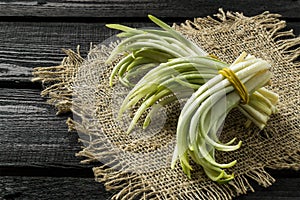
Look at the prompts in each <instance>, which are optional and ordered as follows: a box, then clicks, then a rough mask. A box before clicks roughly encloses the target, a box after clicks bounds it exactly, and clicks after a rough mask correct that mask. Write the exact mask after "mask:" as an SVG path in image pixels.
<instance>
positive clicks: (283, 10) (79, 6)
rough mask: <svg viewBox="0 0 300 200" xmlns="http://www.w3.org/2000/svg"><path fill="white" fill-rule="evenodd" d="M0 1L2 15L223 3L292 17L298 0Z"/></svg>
mask: <svg viewBox="0 0 300 200" xmlns="http://www.w3.org/2000/svg"><path fill="white" fill-rule="evenodd" d="M0 5H1V7H0V16H5V17H7V16H20V17H22V16H34V17H105V18H106V17H109V18H111V17H116V18H126V17H134V18H136V17H145V15H147V14H153V15H158V16H161V17H188V18H189V17H198V16H206V15H211V14H212V13H215V12H216V10H217V9H218V8H220V7H222V8H224V9H225V10H232V11H243V12H244V13H245V14H247V15H257V14H259V13H261V12H263V11H265V10H269V11H271V12H277V13H280V14H282V15H284V16H285V17H288V18H295V17H296V16H297V15H298V16H299V11H298V10H299V7H300V2H299V1H297V0H296V1H295V0H268V1H252V0H232V1H221V0H218V1H207V0H189V1H182V0H147V1H146V0H142V1H141V0H38V1H17V0H8V1H7V0H6V1H5V0H1V1H0ZM295 7H296V8H295ZM297 7H298V9H297ZM120 20H122V19H120Z"/></svg>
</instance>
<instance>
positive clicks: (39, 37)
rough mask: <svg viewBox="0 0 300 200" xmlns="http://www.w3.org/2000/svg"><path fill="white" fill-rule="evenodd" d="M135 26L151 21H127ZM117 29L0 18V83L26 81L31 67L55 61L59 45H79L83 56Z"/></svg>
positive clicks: (61, 56) (57, 62)
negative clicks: (91, 46)
mask: <svg viewBox="0 0 300 200" xmlns="http://www.w3.org/2000/svg"><path fill="white" fill-rule="evenodd" d="M127 24H128V25H131V26H134V27H141V26H147V27H149V26H150V23H138V22H132V23H127ZM115 33H116V31H114V30H111V29H108V28H106V27H105V23H103V22H102V23H87V24H85V23H61V22H52V23H47V22H0V83H1V82H2V83H3V82H7V84H6V85H9V84H10V83H15V82H18V83H20V82H21V83H24V82H26V83H29V82H30V79H31V78H32V75H31V72H32V68H33V67H39V66H54V65H58V64H59V63H60V62H61V60H62V58H63V57H64V56H65V54H64V53H63V52H62V48H65V49H69V48H70V49H74V50H76V47H77V45H80V46H81V53H82V56H83V57H85V55H86V53H87V52H88V49H89V48H90V43H91V42H92V43H93V44H99V43H101V42H103V41H104V40H106V39H108V38H109V37H110V36H112V35H114V34H115Z"/></svg>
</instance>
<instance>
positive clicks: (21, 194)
mask: <svg viewBox="0 0 300 200" xmlns="http://www.w3.org/2000/svg"><path fill="white" fill-rule="evenodd" d="M291 183H292V184H291ZM299 186H300V178H299V177H298V178H278V179H277V182H276V183H274V185H273V186H271V187H269V188H262V187H260V186H258V185H255V186H254V188H255V193H249V194H247V195H242V196H240V197H237V198H234V200H254V199H255V200H256V199H262V200H283V199H285V200H296V199H298V198H299V196H300V191H299V190H298V188H299ZM112 195H113V193H111V192H108V191H105V189H104V186H103V184H101V183H96V182H95V181H94V180H93V178H75V177H20V176H15V177H12V176H4V177H2V178H1V179H0V199H15V200H21V199H39V200H43V199H99V200H108V199H110V197H111V196H112Z"/></svg>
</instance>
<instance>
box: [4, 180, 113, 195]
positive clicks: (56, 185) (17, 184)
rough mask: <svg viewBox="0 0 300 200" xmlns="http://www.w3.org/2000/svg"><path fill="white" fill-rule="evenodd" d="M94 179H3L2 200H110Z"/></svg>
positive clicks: (108, 193) (107, 193) (101, 186)
mask: <svg viewBox="0 0 300 200" xmlns="http://www.w3.org/2000/svg"><path fill="white" fill-rule="evenodd" d="M111 196H112V193H110V192H106V191H105V189H104V187H103V185H102V184H99V183H96V182H95V181H94V179H93V178H70V177H7V176H6V177H1V179H0V199H15V200H18V199H20V200H21V199H40V200H43V199H74V200H76V199H99V200H104V199H110V197H111Z"/></svg>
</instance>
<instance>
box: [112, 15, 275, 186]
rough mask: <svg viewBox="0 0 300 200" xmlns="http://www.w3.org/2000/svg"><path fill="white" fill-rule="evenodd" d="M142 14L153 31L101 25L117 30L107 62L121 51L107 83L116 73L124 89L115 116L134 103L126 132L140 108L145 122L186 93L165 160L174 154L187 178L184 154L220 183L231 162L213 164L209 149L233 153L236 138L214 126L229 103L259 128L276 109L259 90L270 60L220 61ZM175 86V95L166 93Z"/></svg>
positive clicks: (221, 120)
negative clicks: (226, 138)
mask: <svg viewBox="0 0 300 200" xmlns="http://www.w3.org/2000/svg"><path fill="white" fill-rule="evenodd" d="M149 18H150V19H151V20H152V21H153V22H154V23H155V24H157V25H158V26H159V27H160V28H161V29H159V30H157V29H135V28H130V27H127V26H123V25H118V24H109V25H107V26H108V27H109V28H113V29H118V30H121V31H122V32H121V33H120V34H118V37H120V38H124V39H123V40H122V41H121V42H120V43H119V44H118V46H117V47H116V48H115V49H114V50H113V52H112V53H111V56H110V57H109V58H108V60H107V62H111V61H112V60H113V59H114V58H115V57H116V56H117V55H120V54H121V55H123V58H122V59H121V60H120V61H119V62H118V63H117V64H116V65H115V66H114V69H113V71H112V73H111V76H110V85H111V86H113V85H114V81H115V77H116V76H117V77H118V79H119V81H120V83H121V84H123V85H124V86H125V87H129V88H131V91H130V92H129V93H128V95H127V96H126V98H125V99H124V101H123V103H122V105H121V108H120V110H119V115H118V116H119V117H121V116H122V115H123V113H124V112H125V111H126V110H128V109H130V108H133V107H135V106H138V109H137V110H136V112H135V113H134V117H133V119H132V121H131V123H130V125H129V127H128V130H127V132H128V133H130V131H132V129H133V128H134V126H135V125H136V124H137V122H138V120H139V119H140V118H141V116H142V114H143V113H147V116H146V117H145V119H144V125H143V128H147V126H148V125H149V124H150V122H151V118H152V117H153V115H154V114H155V113H157V112H156V111H157V109H159V108H161V106H166V105H169V104H170V103H173V102H174V101H178V98H181V99H188V100H187V101H186V103H185V106H184V107H183V109H182V110H181V113H180V116H179V119H178V124H177V133H176V134H177V139H176V147H175V150H174V155H173V160H172V163H171V166H172V168H174V167H175V165H176V162H177V160H179V161H180V165H181V167H182V170H183V171H184V173H186V174H187V176H188V177H189V178H191V170H192V166H191V165H190V159H192V160H193V161H194V162H195V163H197V164H199V165H201V166H202V168H203V170H204V171H205V173H206V174H207V176H208V177H209V178H210V179H211V180H213V181H216V182H218V183H226V182H228V181H230V180H231V179H233V178H234V175H233V174H227V173H226V172H225V169H226V168H229V167H232V166H233V165H234V164H235V163H236V162H237V161H236V160H234V161H232V162H230V163H217V162H216V160H215V150H218V151H234V150H237V149H238V148H240V146H241V144H242V142H241V141H239V142H237V144H234V143H235V140H236V138H233V139H232V140H231V141H229V142H227V143H222V142H221V141H220V140H219V138H218V132H219V130H220V129H221V127H222V125H223V123H224V120H225V118H226V116H227V114H228V113H229V112H230V110H232V109H233V108H235V107H237V108H238V109H239V110H240V111H241V112H242V113H243V114H244V115H245V116H246V117H247V118H248V121H247V123H246V124H247V126H249V124H250V123H251V122H253V123H254V124H255V125H256V126H258V127H259V128H260V129H263V128H264V127H265V125H266V124H267V121H268V119H269V118H270V115H271V114H273V113H275V112H277V110H276V107H275V105H276V104H277V102H278V95H277V94H275V93H273V92H271V91H270V90H268V89H266V88H264V86H265V85H267V84H268V83H269V82H270V78H271V73H270V72H269V68H270V65H269V64H268V63H267V62H266V61H264V60H262V59H259V58H255V57H254V56H251V55H247V53H245V52H243V53H241V55H240V56H239V57H238V58H237V59H236V61H235V62H234V63H232V64H227V63H224V62H222V61H220V60H218V59H216V58H214V57H213V56H210V55H209V54H207V53H206V52H205V51H203V50H202V49H201V48H200V47H198V46H197V45H195V44H194V43H192V42H191V41H189V40H188V39H186V38H185V37H183V36H182V35H181V34H180V33H178V32H177V31H176V30H174V29H172V28H171V27H169V26H168V25H167V24H165V23H164V22H162V21H160V20H159V19H157V18H155V17H154V16H151V15H149ZM178 88H180V95H176V94H175V93H174V91H178ZM191 90H192V91H194V92H193V93H192V94H191V92H190V91H191ZM149 109H150V111H148V110H149ZM146 111H147V112H146Z"/></svg>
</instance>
